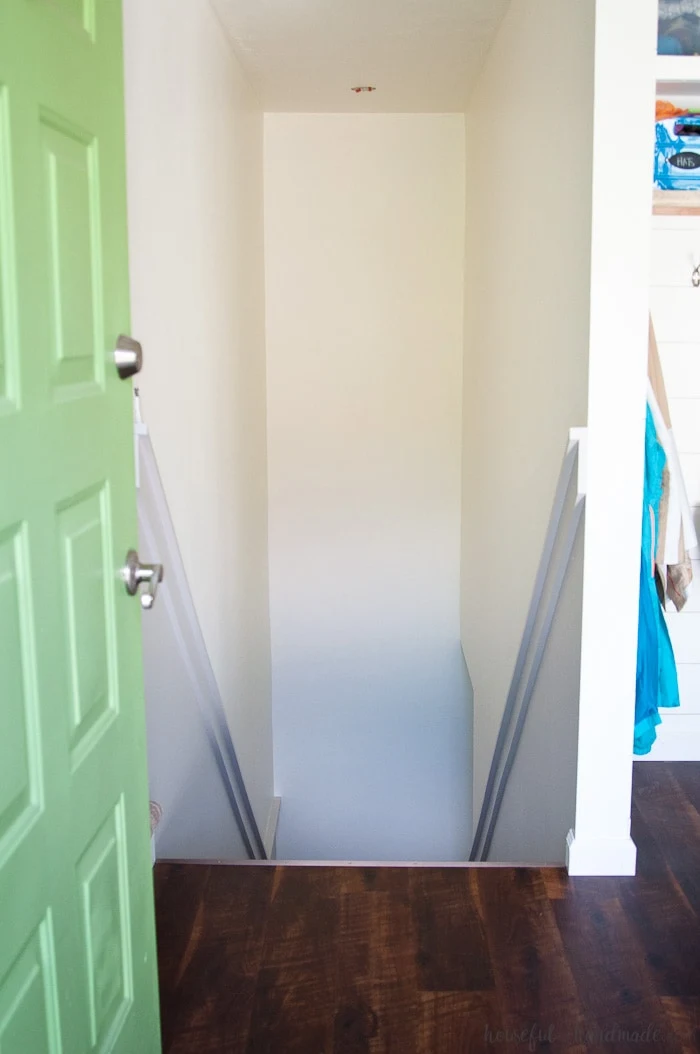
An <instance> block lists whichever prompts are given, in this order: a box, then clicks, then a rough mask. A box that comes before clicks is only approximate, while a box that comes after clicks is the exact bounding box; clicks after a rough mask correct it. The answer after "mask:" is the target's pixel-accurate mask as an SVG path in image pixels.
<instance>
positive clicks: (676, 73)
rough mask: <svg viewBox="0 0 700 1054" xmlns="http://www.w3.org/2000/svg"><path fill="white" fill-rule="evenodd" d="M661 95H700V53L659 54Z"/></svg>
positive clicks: (657, 72) (657, 73) (658, 81)
mask: <svg viewBox="0 0 700 1054" xmlns="http://www.w3.org/2000/svg"><path fill="white" fill-rule="evenodd" d="M656 91H657V94H659V95H670V96H674V95H698V96H700V55H659V56H657V59H656Z"/></svg>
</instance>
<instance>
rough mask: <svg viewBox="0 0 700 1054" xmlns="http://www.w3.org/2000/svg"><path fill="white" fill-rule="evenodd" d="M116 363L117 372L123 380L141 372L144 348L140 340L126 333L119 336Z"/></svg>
mask: <svg viewBox="0 0 700 1054" xmlns="http://www.w3.org/2000/svg"><path fill="white" fill-rule="evenodd" d="M114 365H115V366H116V367H117V373H118V374H119V376H120V377H121V379H122V380H123V381H126V380H128V378H129V377H133V376H134V374H135V373H140V371H141V367H142V366H143V348H142V347H141V345H140V344H139V342H138V340H133V339H132V338H131V337H125V336H124V334H123V333H122V335H121V336H120V337H117V346H116V348H115V349H114Z"/></svg>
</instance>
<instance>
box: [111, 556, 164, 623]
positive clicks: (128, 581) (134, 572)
mask: <svg viewBox="0 0 700 1054" xmlns="http://www.w3.org/2000/svg"><path fill="white" fill-rule="evenodd" d="M121 575H122V579H123V581H124V585H125V586H126V591H127V593H128V594H129V596H130V597H133V596H136V594H137V593H138V591H139V586H145V587H146V588H145V590H144V591H143V592H142V593H141V607H142V608H144V609H145V610H146V611H148V609H149V608H152V607H153V605H154V604H155V602H156V594H157V592H158V585H159V583H160V582H162V581H163V565H162V564H142V563H141V561H140V560H139V554H138V553H137V552H136V550H135V549H129V552H128V553H127V554H126V563H125V564H124V566H123V568H122V571H121Z"/></svg>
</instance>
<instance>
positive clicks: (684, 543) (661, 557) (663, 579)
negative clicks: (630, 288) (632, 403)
mask: <svg viewBox="0 0 700 1054" xmlns="http://www.w3.org/2000/svg"><path fill="white" fill-rule="evenodd" d="M648 374H649V379H648V390H647V400H648V402H649V407H650V409H651V414H652V417H653V419H654V427H655V429H656V436H657V439H658V441H659V442H660V443H661V446H662V447H663V450H664V453H665V455H666V465H665V468H664V473H663V486H662V496H661V506H660V510H659V516H658V520H657V523H658V533H657V543H656V550H655V551H656V563H657V575H658V579H659V583H660V588H661V592H662V603H664V606H665V602H666V600H667V599H668V600H671V602H672V603H673V605H674V606H675V608H676V610H677V611H680V610H681V609H682V608H683V607H684V605H685V603H686V600H687V599H688V593H689V591H690V584H691V582H692V579H693V565H692V562H691V559H690V550H691V549H694V548H695V547H696V545H697V544H698V540H697V537H696V533H695V525H694V523H693V515H692V511H691V508H690V502H689V501H688V495H687V492H686V488H685V482H684V480H683V473H682V471H681V466H680V459H679V457H678V450H677V447H676V440H675V438H674V434H673V429H672V427H671V414H670V411H669V406H668V398H667V396H666V386H665V384H664V378H663V373H662V371H661V360H660V358H659V350H658V347H657V344H656V337H655V334H654V326H653V324H652V322H651V319H650V320H649V366H648Z"/></svg>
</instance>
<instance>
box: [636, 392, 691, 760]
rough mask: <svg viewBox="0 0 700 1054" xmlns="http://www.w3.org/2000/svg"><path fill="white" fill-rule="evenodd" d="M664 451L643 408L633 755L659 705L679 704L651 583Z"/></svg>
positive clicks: (644, 749) (651, 729)
mask: <svg viewBox="0 0 700 1054" xmlns="http://www.w3.org/2000/svg"><path fill="white" fill-rule="evenodd" d="M665 464H666V454H665V453H664V450H663V447H662V446H661V444H660V443H659V441H658V439H657V436H656V429H655V427H654V419H653V417H652V414H651V410H650V409H649V407H648V406H647V420H646V432H645V437H644V503H643V516H642V560H641V570H640V581H639V630H638V638H637V695H636V702H635V712H634V753H635V754H648V753H649V751H650V750H651V747H652V745H653V743H654V740H655V739H656V726H657V725H658V724H660V723H661V718H660V717H659V707H662V706H664V707H672V706H680V699H679V697H678V676H677V673H676V661H675V658H674V656H673V647H672V645H671V639H670V637H669V635H668V628H667V626H666V620H665V619H664V614H663V611H662V608H661V603H660V601H659V595H658V593H657V590H656V582H655V578H654V575H655V548H656V530H657V524H658V522H659V505H660V503H661V492H662V486H663V470H664V466H665Z"/></svg>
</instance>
